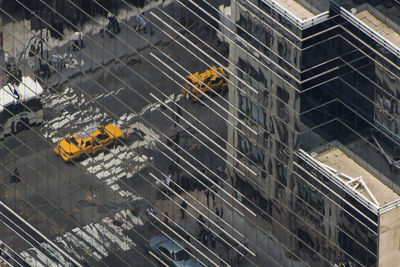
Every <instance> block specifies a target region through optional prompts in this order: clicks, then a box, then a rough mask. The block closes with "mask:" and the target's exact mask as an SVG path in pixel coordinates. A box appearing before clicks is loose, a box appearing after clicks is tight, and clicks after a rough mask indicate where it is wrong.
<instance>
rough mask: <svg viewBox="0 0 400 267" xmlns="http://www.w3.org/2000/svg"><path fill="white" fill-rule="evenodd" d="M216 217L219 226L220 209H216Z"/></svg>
mask: <svg viewBox="0 0 400 267" xmlns="http://www.w3.org/2000/svg"><path fill="white" fill-rule="evenodd" d="M215 215H216V216H217V220H216V223H217V224H218V225H219V209H218V208H215Z"/></svg>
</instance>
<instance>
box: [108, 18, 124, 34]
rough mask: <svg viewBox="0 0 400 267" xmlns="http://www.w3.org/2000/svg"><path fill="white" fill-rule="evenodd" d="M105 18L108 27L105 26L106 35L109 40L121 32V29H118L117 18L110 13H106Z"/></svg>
mask: <svg viewBox="0 0 400 267" xmlns="http://www.w3.org/2000/svg"><path fill="white" fill-rule="evenodd" d="M107 18H108V25H107V29H108V35H109V37H110V38H114V35H116V34H118V33H120V32H121V28H120V27H119V22H118V20H117V18H116V17H115V16H114V15H113V14H111V13H110V12H108V14H107ZM111 33H113V34H111Z"/></svg>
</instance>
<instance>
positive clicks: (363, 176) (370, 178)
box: [299, 146, 400, 214]
mask: <svg viewBox="0 0 400 267" xmlns="http://www.w3.org/2000/svg"><path fill="white" fill-rule="evenodd" d="M299 152H300V156H302V158H303V159H305V160H306V162H309V163H310V162H311V163H312V164H311V165H312V166H314V167H315V166H318V167H317V168H318V169H322V170H323V171H324V172H325V173H329V176H328V177H329V178H335V179H334V180H335V183H337V184H340V187H342V188H343V189H344V190H345V191H347V192H348V193H350V194H351V195H353V196H355V197H356V199H358V200H359V201H360V202H361V203H363V204H364V205H366V206H367V207H368V208H370V209H372V210H374V211H375V212H376V213H379V214H382V213H384V212H386V211H389V210H392V209H394V208H398V207H400V195H399V194H397V193H396V192H395V191H393V190H392V189H391V188H390V187H388V186H387V185H385V184H384V183H382V182H381V180H380V179H378V178H377V177H376V176H374V175H373V174H372V173H371V172H369V171H368V170H366V169H365V168H363V167H362V166H361V165H359V164H358V163H357V162H356V161H354V160H353V159H352V158H351V157H349V156H348V155H347V154H345V153H344V152H343V151H342V150H341V149H340V148H338V147H336V146H334V147H333V148H330V149H328V150H325V151H323V152H321V153H319V154H317V153H311V155H310V154H308V153H307V152H305V151H304V150H301V149H300V151H299Z"/></svg>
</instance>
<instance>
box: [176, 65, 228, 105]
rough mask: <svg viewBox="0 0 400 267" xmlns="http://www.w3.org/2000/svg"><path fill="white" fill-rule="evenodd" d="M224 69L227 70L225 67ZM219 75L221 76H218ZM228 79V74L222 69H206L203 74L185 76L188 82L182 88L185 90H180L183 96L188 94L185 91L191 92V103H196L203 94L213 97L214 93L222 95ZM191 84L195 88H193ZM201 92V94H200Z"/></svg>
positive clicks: (214, 67) (226, 87)
mask: <svg viewBox="0 0 400 267" xmlns="http://www.w3.org/2000/svg"><path fill="white" fill-rule="evenodd" d="M226 69H229V67H227V68H226ZM219 73H221V74H222V76H221V75H220V74H219ZM226 79H229V75H228V73H227V72H226V71H225V70H224V69H223V68H222V67H218V68H217V67H216V66H213V67H212V69H208V70H206V71H204V72H203V73H199V72H195V73H193V74H192V75H188V76H186V80H187V81H188V82H187V83H186V84H185V85H184V86H185V88H186V90H185V89H182V90H181V93H182V94H183V95H186V94H188V92H187V91H190V92H192V94H193V95H194V96H195V97H192V101H193V102H196V101H198V100H199V99H201V98H202V97H203V94H202V93H201V92H203V93H204V94H207V95H213V94H215V93H221V94H224V93H225V92H226V91H227V90H228V82H227V81H226ZM192 84H193V85H194V86H195V87H193V86H192ZM200 91H201V92H200Z"/></svg>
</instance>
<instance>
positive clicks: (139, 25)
mask: <svg viewBox="0 0 400 267" xmlns="http://www.w3.org/2000/svg"><path fill="white" fill-rule="evenodd" d="M146 28H147V22H146V20H145V19H144V17H143V13H140V14H137V15H136V28H135V29H136V31H137V32H138V33H140V32H141V31H143V33H147V30H146Z"/></svg>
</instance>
